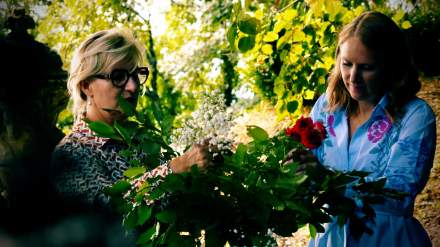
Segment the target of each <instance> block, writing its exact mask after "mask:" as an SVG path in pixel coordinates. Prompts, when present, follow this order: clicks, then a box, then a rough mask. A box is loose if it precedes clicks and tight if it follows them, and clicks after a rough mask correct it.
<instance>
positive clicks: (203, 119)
mask: <svg viewBox="0 0 440 247" xmlns="http://www.w3.org/2000/svg"><path fill="white" fill-rule="evenodd" d="M232 126H233V112H232V111H231V110H230V109H228V108H227V107H226V105H225V99H224V97H223V94H222V93H221V92H220V90H214V91H212V92H210V93H206V94H204V95H203V96H202V97H201V102H200V106H199V108H198V109H197V110H195V111H194V112H193V113H192V114H191V117H190V118H189V119H188V120H187V121H185V122H184V124H183V126H182V128H179V129H176V131H175V132H174V133H173V134H174V136H173V146H175V147H177V149H178V151H179V152H181V151H183V150H185V149H186V148H188V147H190V146H192V145H194V144H202V143H206V142H208V143H209V144H210V146H211V147H212V150H211V152H213V153H223V152H224V151H227V150H231V147H232V143H233V141H232V140H233V139H234V138H233V135H232V133H231V127H232Z"/></svg>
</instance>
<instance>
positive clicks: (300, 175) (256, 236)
mask: <svg viewBox="0 0 440 247" xmlns="http://www.w3.org/2000/svg"><path fill="white" fill-rule="evenodd" d="M248 134H249V135H250V137H251V138H252V139H253V141H251V142H250V143H248V144H240V145H238V146H237V149H236V150H235V152H234V153H232V152H231V153H230V154H228V155H225V156H223V159H217V164H216V165H215V166H212V167H208V168H207V170H206V171H200V170H199V169H198V167H197V166H193V167H192V169H191V171H190V172H187V173H181V174H170V175H168V176H167V177H165V178H161V179H160V180H161V181H160V182H159V183H158V178H152V179H145V178H142V177H141V174H142V173H141V171H143V169H142V168H134V169H131V170H128V171H127V173H126V174H125V175H126V176H128V178H127V180H123V181H121V182H118V183H117V184H115V185H114V186H113V187H112V188H110V189H108V190H107V193H108V194H109V195H110V196H111V197H112V202H113V203H114V205H115V206H116V208H117V209H119V211H120V212H121V213H122V214H123V215H124V225H125V227H126V228H127V229H133V228H135V229H137V231H138V232H140V235H139V236H138V241H137V244H139V245H150V246H182V245H183V246H194V245H200V238H201V235H202V231H203V232H204V237H205V244H206V246H224V245H225V244H226V243H229V244H230V245H233V246H245V245H246V246H248V245H258V246H263V245H266V244H274V243H275V240H274V239H272V237H271V235H270V234H268V231H271V232H274V233H276V234H278V235H280V236H290V235H291V234H292V233H293V232H295V231H297V230H298V229H299V228H300V227H303V226H305V225H306V224H308V225H309V230H310V234H311V235H312V236H315V235H316V233H317V232H323V231H324V228H323V226H322V224H323V223H326V222H329V221H330V220H331V216H339V218H338V220H339V223H340V224H341V225H343V224H345V223H346V221H347V220H348V219H351V221H352V222H356V223H355V224H354V225H353V227H354V228H356V229H363V232H365V231H369V229H368V228H366V226H365V225H363V221H362V219H365V218H372V217H374V215H375V214H374V210H372V208H371V206H370V205H371V204H374V203H379V202H382V200H383V199H384V197H387V196H388V197H392V198H401V197H402V196H403V194H399V193H397V192H395V191H393V190H388V189H384V188H383V187H384V185H385V180H378V181H374V182H366V181H365V177H366V176H367V175H368V173H365V172H351V173H342V172H337V171H332V170H328V169H326V168H324V167H322V166H310V167H308V168H307V169H306V170H305V171H302V172H299V171H298V170H297V168H298V166H299V165H302V164H301V163H299V162H298V161H294V162H293V163H288V164H285V163H283V160H284V158H285V157H286V154H287V152H288V151H290V150H292V149H303V148H304V147H303V146H302V144H300V143H298V142H295V141H293V139H292V138H290V137H287V136H286V135H285V134H284V132H281V133H279V134H278V135H276V136H274V137H269V136H268V134H267V133H266V132H265V131H264V130H263V129H261V128H259V127H257V126H250V127H249V128H248ZM131 143H136V142H135V141H134V140H132V141H131ZM128 144H129V143H127V145H128ZM307 162H313V161H307ZM127 184H131V185H132V186H131V188H127ZM347 189H348V190H351V191H353V194H354V198H356V200H359V201H361V202H362V203H363V207H362V208H361V212H363V213H364V215H363V216H362V217H363V218H358V215H357V214H355V213H354V212H355V209H356V208H357V206H356V203H355V201H354V199H351V198H349V197H346V196H345V193H346V190H347Z"/></svg>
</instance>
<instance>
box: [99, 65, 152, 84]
mask: <svg viewBox="0 0 440 247" xmlns="http://www.w3.org/2000/svg"><path fill="white" fill-rule="evenodd" d="M148 74H149V71H148V68H147V67H139V68H136V69H135V70H134V71H133V72H131V73H130V72H129V71H128V70H126V69H115V70H113V71H112V72H110V74H96V75H93V77H96V78H99V79H107V80H110V81H111V82H112V84H113V86H115V87H119V88H123V87H125V85H126V84H127V82H128V79H129V78H130V77H132V78H133V80H134V81H135V82H136V83H138V84H144V83H145V82H146V81H147V79H148Z"/></svg>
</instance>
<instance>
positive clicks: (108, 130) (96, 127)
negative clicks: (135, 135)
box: [88, 121, 122, 141]
mask: <svg viewBox="0 0 440 247" xmlns="http://www.w3.org/2000/svg"><path fill="white" fill-rule="evenodd" d="M88 124H89V128H90V129H91V130H92V131H93V132H95V133H96V134H97V135H98V136H100V137H105V138H111V139H115V140H119V141H122V138H121V137H120V136H119V135H117V134H116V132H115V130H114V129H113V127H112V126H110V125H109V124H107V123H105V122H103V121H94V122H90V121H89V123H88Z"/></svg>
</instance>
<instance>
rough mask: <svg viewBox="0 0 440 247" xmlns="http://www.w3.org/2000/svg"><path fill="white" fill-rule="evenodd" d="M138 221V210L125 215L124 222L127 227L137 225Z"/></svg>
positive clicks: (131, 227) (130, 227)
mask: <svg viewBox="0 0 440 247" xmlns="http://www.w3.org/2000/svg"><path fill="white" fill-rule="evenodd" d="M137 221H138V217H137V213H136V211H130V212H129V213H128V214H127V215H126V216H125V217H124V222H123V224H124V226H125V227H126V228H127V229H133V228H134V227H135V226H136V223H137Z"/></svg>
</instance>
